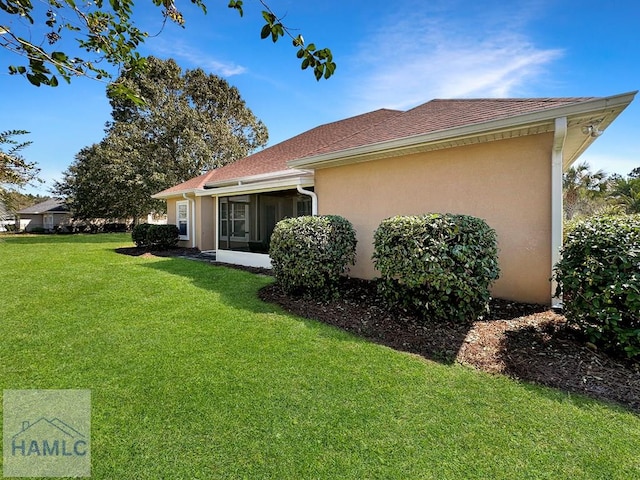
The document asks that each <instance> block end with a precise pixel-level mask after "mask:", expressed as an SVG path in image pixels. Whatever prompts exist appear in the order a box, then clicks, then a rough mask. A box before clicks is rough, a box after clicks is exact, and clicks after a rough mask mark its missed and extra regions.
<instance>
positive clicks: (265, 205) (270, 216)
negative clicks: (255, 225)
mask: <svg viewBox="0 0 640 480" xmlns="http://www.w3.org/2000/svg"><path fill="white" fill-rule="evenodd" d="M260 210H261V215H260V217H261V219H262V222H260V223H261V224H260V238H261V239H262V242H263V244H264V245H265V246H266V248H267V251H268V248H269V244H270V243H271V234H272V233H273V229H274V228H276V223H278V220H279V219H280V199H279V198H277V197H268V196H263V197H262V198H261V199H260Z"/></svg>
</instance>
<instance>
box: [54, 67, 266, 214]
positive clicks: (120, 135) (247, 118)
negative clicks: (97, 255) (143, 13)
mask: <svg viewBox="0 0 640 480" xmlns="http://www.w3.org/2000/svg"><path fill="white" fill-rule="evenodd" d="M120 81H121V82H122V84H123V85H125V86H126V88H129V89H131V90H132V91H133V92H135V93H136V95H140V96H143V97H144V98H145V99H147V102H146V103H145V104H143V105H140V104H137V103H136V102H134V101H132V100H130V99H127V98H122V97H120V96H114V95H112V92H109V95H110V101H111V105H112V108H113V111H112V118H113V121H112V122H111V123H110V124H109V125H108V127H107V130H106V136H105V138H104V139H103V140H102V141H101V142H100V143H99V144H96V145H92V146H90V147H87V148H84V149H83V150H82V151H80V153H79V154H78V155H76V158H75V161H74V163H73V164H72V165H71V166H70V167H69V169H68V170H67V171H66V172H65V173H64V176H63V180H62V181H61V182H58V183H56V185H55V191H56V193H58V194H59V195H61V196H63V197H65V198H67V201H68V203H69V205H70V206H71V209H72V211H73V212H74V216H76V217H78V218H83V219H88V218H126V217H133V218H139V217H140V216H141V215H143V214H146V213H149V212H150V211H161V210H162V208H163V206H162V204H161V203H160V202H158V201H157V200H154V199H152V198H151V195H152V194H154V193H157V192H159V191H161V190H164V189H165V188H168V187H170V186H172V185H175V184H177V183H180V182H183V181H186V180H188V179H190V178H193V177H195V176H197V175H200V174H201V173H203V172H205V171H207V170H210V169H212V168H216V167H219V166H222V165H225V164H228V163H230V162H232V161H234V160H237V159H239V158H242V157H245V156H247V155H248V154H249V153H250V152H251V151H253V150H255V149H256V148H258V147H260V146H263V145H265V144H266V141H267V137H268V135H267V129H266V127H265V126H264V124H263V123H262V122H260V121H259V120H258V119H256V117H255V116H254V115H253V113H252V112H251V111H250V110H249V109H248V108H247V107H246V104H245V103H244V101H243V100H242V98H241V96H240V93H239V92H238V90H237V89H236V88H235V87H231V86H230V85H229V84H228V83H227V82H226V81H225V80H224V79H221V78H219V77H217V76H215V75H207V74H205V73H204V72H203V71H202V70H200V69H196V70H188V71H186V72H185V73H184V74H183V73H182V70H181V69H180V67H179V66H178V65H177V64H176V63H175V62H174V61H173V60H159V59H156V58H153V57H150V58H149V59H148V68H147V69H146V70H145V71H143V72H140V71H138V72H127V74H126V76H125V78H123V79H121V80H120Z"/></svg>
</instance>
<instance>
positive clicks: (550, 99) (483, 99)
mask: <svg viewBox="0 0 640 480" xmlns="http://www.w3.org/2000/svg"><path fill="white" fill-rule="evenodd" d="M595 98H601V97H508V98H504V97H500V98H493V97H477V98H434V99H432V100H429V101H428V102H426V103H431V102H487V101H491V102H500V103H503V102H505V103H506V102H532V101H535V102H558V101H567V100H573V101H576V102H582V101H586V100H593V99H595ZM421 105H424V103H421V104H420V105H417V106H416V107H419V106H421ZM414 108H415V107H414Z"/></svg>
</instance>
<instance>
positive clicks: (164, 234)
mask: <svg viewBox="0 0 640 480" xmlns="http://www.w3.org/2000/svg"><path fill="white" fill-rule="evenodd" d="M147 239H148V241H149V243H150V244H151V246H152V247H153V248H159V249H166V248H175V247H177V246H178V242H179V241H180V230H178V227H177V226H176V225H171V224H169V225H151V227H149V231H148V232H147Z"/></svg>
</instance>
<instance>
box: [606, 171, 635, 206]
mask: <svg viewBox="0 0 640 480" xmlns="http://www.w3.org/2000/svg"><path fill="white" fill-rule="evenodd" d="M609 195H610V197H611V198H612V199H613V201H614V202H615V204H617V205H620V206H621V207H623V208H624V210H625V211H626V213H640V167H638V168H634V169H633V170H632V171H631V173H629V175H628V176H627V178H623V177H620V176H618V177H617V178H616V181H615V183H613V185H612V188H611V192H610V194H609Z"/></svg>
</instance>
